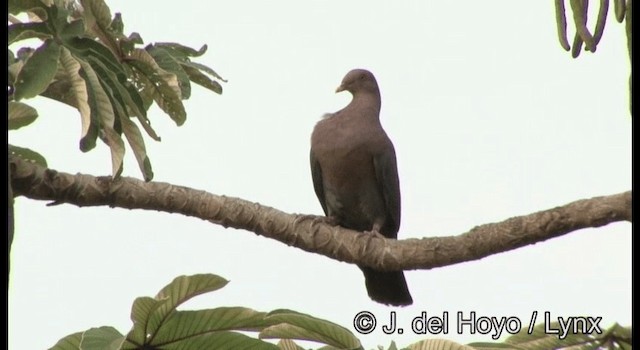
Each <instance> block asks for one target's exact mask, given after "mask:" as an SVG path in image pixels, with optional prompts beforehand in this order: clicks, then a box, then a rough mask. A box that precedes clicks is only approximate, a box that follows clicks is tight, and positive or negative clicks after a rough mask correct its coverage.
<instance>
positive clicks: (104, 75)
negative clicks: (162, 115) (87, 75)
mask: <svg viewBox="0 0 640 350" xmlns="http://www.w3.org/2000/svg"><path fill="white" fill-rule="evenodd" d="M89 61H90V62H91V63H92V64H93V65H92V66H93V67H94V69H95V70H96V73H97V74H98V76H99V77H100V79H101V81H104V82H105V83H106V84H107V85H109V86H110V87H111V89H112V90H113V89H115V90H113V92H112V93H113V96H114V97H115V98H116V99H117V100H118V101H119V103H120V104H121V105H122V106H123V108H124V109H125V113H122V114H123V115H126V116H132V115H134V116H136V117H137V118H138V120H139V121H140V124H141V125H142V127H143V128H144V129H145V131H146V132H147V134H148V135H149V136H151V138H153V139H154V140H156V141H160V137H159V136H158V135H157V134H156V132H155V130H153V128H152V127H151V122H150V121H149V119H147V113H146V110H145V109H144V108H145V106H144V102H143V101H142V98H141V97H140V94H139V93H138V91H137V90H136V88H135V87H134V86H133V85H131V84H130V83H129V82H128V81H127V80H126V79H124V78H121V77H122V75H120V76H116V74H115V73H114V72H112V71H110V70H109V69H108V68H107V67H106V66H105V65H104V64H103V63H102V62H101V61H100V60H99V59H97V58H94V57H90V58H89Z"/></svg>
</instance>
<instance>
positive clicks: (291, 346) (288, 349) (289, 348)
mask: <svg viewBox="0 0 640 350" xmlns="http://www.w3.org/2000/svg"><path fill="white" fill-rule="evenodd" d="M278 348H279V349H280V350H304V348H303V347H302V346H300V345H298V344H296V343H295V342H294V341H293V340H291V339H281V340H280V341H279V342H278Z"/></svg>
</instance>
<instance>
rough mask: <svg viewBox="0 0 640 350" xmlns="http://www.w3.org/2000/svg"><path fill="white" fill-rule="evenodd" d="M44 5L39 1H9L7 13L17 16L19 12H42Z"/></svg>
mask: <svg viewBox="0 0 640 350" xmlns="http://www.w3.org/2000/svg"><path fill="white" fill-rule="evenodd" d="M45 7H46V5H45V4H44V3H43V2H42V1H40V0H9V13H10V14H12V15H17V14H19V13H21V12H26V11H30V10H33V9H35V8H40V9H41V10H42V11H44V8H45Z"/></svg>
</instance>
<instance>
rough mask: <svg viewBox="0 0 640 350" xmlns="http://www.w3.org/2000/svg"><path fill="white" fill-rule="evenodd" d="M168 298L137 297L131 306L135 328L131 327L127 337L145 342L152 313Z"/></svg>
mask: <svg viewBox="0 0 640 350" xmlns="http://www.w3.org/2000/svg"><path fill="white" fill-rule="evenodd" d="M168 300H169V299H168V298H166V299H163V300H157V299H154V298H151V297H139V298H136V300H135V301H134V302H133V306H132V307H131V321H133V328H131V331H129V333H128V334H127V339H128V340H130V341H132V342H134V343H137V344H143V343H144V342H145V341H146V339H147V334H148V333H147V324H148V322H149V318H150V317H151V314H153V313H154V312H155V311H156V310H157V309H158V308H159V307H160V306H161V305H162V304H163V303H166V302H167V301H168Z"/></svg>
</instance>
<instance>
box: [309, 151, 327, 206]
mask: <svg viewBox="0 0 640 350" xmlns="http://www.w3.org/2000/svg"><path fill="white" fill-rule="evenodd" d="M309 158H310V160H311V177H312V178H313V189H314V190H315V191H316V196H318V200H319V201H320V205H321V206H322V210H324V215H329V212H328V211H327V203H326V202H325V198H324V185H323V184H322V170H321V169H320V163H319V162H318V159H317V158H316V156H315V154H314V153H313V149H311V152H309Z"/></svg>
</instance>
